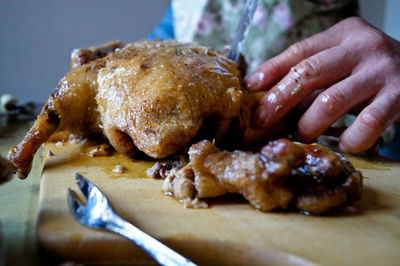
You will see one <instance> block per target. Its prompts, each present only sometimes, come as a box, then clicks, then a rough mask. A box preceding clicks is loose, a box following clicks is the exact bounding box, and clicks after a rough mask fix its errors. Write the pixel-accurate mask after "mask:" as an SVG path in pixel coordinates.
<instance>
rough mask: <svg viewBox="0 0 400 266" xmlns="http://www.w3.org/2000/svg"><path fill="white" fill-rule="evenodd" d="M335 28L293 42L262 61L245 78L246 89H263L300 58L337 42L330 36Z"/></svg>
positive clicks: (284, 73) (283, 74)
mask: <svg viewBox="0 0 400 266" xmlns="http://www.w3.org/2000/svg"><path fill="white" fill-rule="evenodd" d="M335 31H337V29H335V28H331V29H328V30H327V31H325V32H321V33H318V34H316V35H314V36H312V37H310V38H308V39H305V40H304V41H301V42H299V43H295V44H293V45H291V46H290V47H289V48H288V49H286V50H285V51H284V52H283V53H281V54H279V55H277V56H275V57H274V58H272V59H270V60H268V61H266V62H265V63H263V64H262V65H261V66H260V67H259V68H258V69H257V70H256V71H255V72H254V73H253V74H251V75H250V76H249V77H248V78H247V79H246V86H247V88H248V90H252V91H259V90H265V89H267V88H269V87H271V86H272V85H274V84H275V83H276V82H277V81H279V80H280V79H281V78H283V77H284V76H285V75H286V74H287V73H288V72H289V70H290V68H291V67H292V66H294V65H296V64H298V63H300V62H301V61H302V60H304V59H306V58H308V57H310V56H313V55H314V54H317V53H318V52H320V51H323V50H326V49H329V48H331V47H333V46H335V45H337V44H338V40H336V39H333V38H331V37H330V35H331V34H335Z"/></svg>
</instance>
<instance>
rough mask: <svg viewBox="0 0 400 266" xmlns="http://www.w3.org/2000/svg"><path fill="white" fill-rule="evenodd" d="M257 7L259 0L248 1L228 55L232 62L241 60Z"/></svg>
mask: <svg viewBox="0 0 400 266" xmlns="http://www.w3.org/2000/svg"><path fill="white" fill-rule="evenodd" d="M257 6H258V0H247V1H246V4H245V7H244V10H243V14H242V17H241V18H240V22H239V25H238V27H237V28H236V32H235V35H234V36H233V40H232V44H231V50H230V51H229V54H228V58H229V59H230V60H232V61H235V62H236V61H237V60H238V59H239V56H240V53H241V51H242V46H243V43H244V40H245V38H246V35H247V32H248V30H249V26H250V24H251V21H252V20H253V17H254V13H255V12H256V8H257Z"/></svg>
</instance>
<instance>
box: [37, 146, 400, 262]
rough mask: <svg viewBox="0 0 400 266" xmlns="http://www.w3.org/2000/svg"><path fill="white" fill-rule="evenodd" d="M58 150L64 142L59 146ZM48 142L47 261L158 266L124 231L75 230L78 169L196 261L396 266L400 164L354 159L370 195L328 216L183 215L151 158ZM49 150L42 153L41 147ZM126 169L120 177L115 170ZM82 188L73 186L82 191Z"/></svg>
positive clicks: (230, 200)
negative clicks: (72, 196)
mask: <svg viewBox="0 0 400 266" xmlns="http://www.w3.org/2000/svg"><path fill="white" fill-rule="evenodd" d="M58 146H59V145H58ZM58 146H57V145H54V144H48V145H47V146H46V147H45V150H51V151H52V153H54V155H53V156H45V160H44V168H43V174H42V180H41V184H40V194H39V214H38V226H37V241H38V247H39V249H40V251H41V252H42V254H43V255H45V256H47V257H52V258H56V259H59V260H61V261H65V260H70V261H76V262H82V263H93V264H113V265H115V264H153V263H154V262H153V261H152V260H151V259H150V258H149V257H148V256H147V255H146V253H145V252H143V251H142V250H141V249H140V248H138V247H137V246H135V245H134V244H133V243H131V242H130V241H128V240H126V239H124V238H123V237H120V236H118V235H115V234H112V233H107V232H100V231H95V230H92V229H89V228H86V227H84V226H81V225H80V224H78V223H77V222H76V221H75V220H74V219H73V218H72V216H71V215H70V214H69V212H68V208H67V199H66V195H67V188H68V187H72V188H76V187H75V186H76V185H74V174H75V173H77V172H78V173H81V174H83V175H84V176H86V177H87V178H88V179H89V180H90V181H92V182H93V183H94V184H96V185H97V186H98V187H100V189H101V190H102V191H103V192H104V193H105V194H106V195H107V196H108V198H109V200H110V202H111V203H112V205H113V206H114V209H115V210H116V211H117V213H119V214H120V215H121V216H122V217H124V218H125V219H126V220H128V221H130V222H132V223H133V224H134V225H136V226H137V227H139V228H140V229H142V230H143V231H145V232H147V233H149V234H150V235H152V236H153V237H155V238H157V239H159V240H160V241H162V242H163V243H165V244H166V245H168V246H170V247H171V248H173V249H174V250H176V251H178V252H179V253H181V254H183V255H184V256H186V257H188V258H189V259H191V260H192V261H194V262H196V263H199V264H209V265H265V264H268V265H269V264H272V265H282V264H285V265H309V264H314V263H315V264H323V265H343V264H346V265H348V264H352V265H398V264H399V262H400V163H398V162H397V163H396V162H391V161H387V160H383V159H380V160H378V159H377V160H374V161H371V160H367V159H363V158H356V157H351V158H350V159H351V161H352V162H353V164H354V165H355V166H356V167H357V168H358V169H359V170H361V171H362V173H363V175H364V176H365V183H364V184H365V189H364V195H363V198H362V200H361V201H360V202H358V203H357V204H356V205H355V206H354V207H350V208H348V209H346V211H344V212H343V213H341V214H337V215H332V216H320V217H315V216H306V215H302V214H298V213H276V212H275V213H262V212H258V211H256V210H255V209H253V208H252V207H251V206H250V205H249V204H248V203H247V202H246V201H245V200H243V199H241V198H239V197H222V198H221V199H218V200H215V201H211V202H210V208H208V209H184V208H183V207H182V205H181V204H180V203H179V202H177V201H176V200H175V199H173V198H171V197H169V196H166V195H163V193H162V192H161V184H162V181H161V180H154V179H150V178H147V177H146V170H147V168H148V167H150V166H152V165H153V163H154V162H151V161H134V160H132V159H128V158H126V157H123V156H121V155H115V156H109V157H105V156H103V157H102V156H100V157H90V158H89V157H87V156H82V155H80V150H81V148H80V147H79V146H78V145H73V144H65V145H64V146H62V147H58ZM45 153H46V151H45ZM117 164H121V165H123V166H124V167H125V168H126V169H127V171H126V172H125V173H123V174H117V173H114V172H113V171H112V170H113V168H114V167H115V165H117ZM76 190H77V188H76Z"/></svg>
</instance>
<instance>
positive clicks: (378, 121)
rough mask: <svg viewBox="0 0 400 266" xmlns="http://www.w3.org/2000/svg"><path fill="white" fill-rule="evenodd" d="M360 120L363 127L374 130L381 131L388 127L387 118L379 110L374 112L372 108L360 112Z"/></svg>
mask: <svg viewBox="0 0 400 266" xmlns="http://www.w3.org/2000/svg"><path fill="white" fill-rule="evenodd" d="M359 122H360V125H361V126H362V127H363V128H366V129H370V130H372V131H375V130H376V131H379V130H382V129H385V128H386V121H385V119H383V118H382V117H381V116H380V115H379V112H374V111H372V110H368V111H365V112H363V113H362V114H360V117H359Z"/></svg>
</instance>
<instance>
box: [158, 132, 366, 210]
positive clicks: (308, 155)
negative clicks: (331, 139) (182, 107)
mask: <svg viewBox="0 0 400 266" xmlns="http://www.w3.org/2000/svg"><path fill="white" fill-rule="evenodd" d="M189 156H190V162H189V164H187V165H186V166H185V167H183V168H180V169H179V168H174V169H172V170H171V171H170V172H169V173H168V175H167V178H166V179H165V181H164V185H163V189H164V191H165V192H167V193H169V194H171V195H173V196H174V197H176V198H177V199H179V200H181V201H188V200H191V201H193V200H194V199H195V198H200V199H201V198H209V197H216V196H220V195H223V194H226V193H239V194H242V195H243V196H244V197H245V198H246V199H247V200H248V201H249V202H250V203H251V204H252V205H253V206H254V207H255V208H256V209H259V210H261V211H272V210H275V209H286V208H289V207H291V206H295V207H296V208H298V209H299V210H301V211H302V212H304V213H309V214H321V213H325V212H327V211H329V210H332V209H335V208H339V207H343V206H348V205H350V204H352V203H354V202H355V201H358V200H359V199H360V198H361V193H362V176H361V173H360V172H358V171H356V170H355V169H354V167H353V166H352V164H351V163H350V162H349V161H348V160H347V159H346V158H345V157H344V156H343V155H340V154H338V153H335V152H333V151H332V150H330V149H328V148H325V147H322V146H319V145H316V144H301V143H296V142H292V141H290V140H287V139H279V140H275V141H272V142H270V143H269V144H268V145H266V146H265V147H263V148H262V150H261V152H259V153H252V152H244V151H233V152H228V151H220V150H219V149H218V148H217V147H215V145H214V144H212V143H211V142H209V141H201V142H199V143H196V144H194V145H193V146H192V147H191V148H190V150H189Z"/></svg>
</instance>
